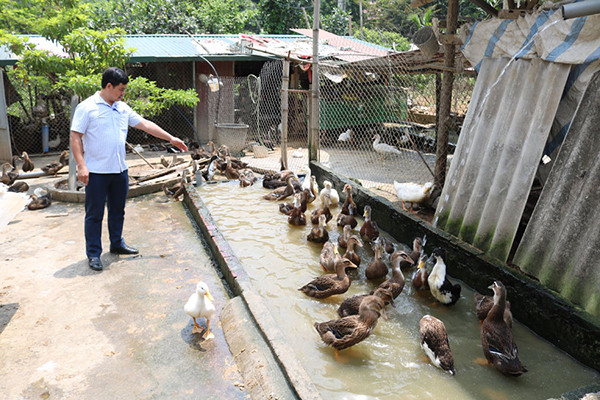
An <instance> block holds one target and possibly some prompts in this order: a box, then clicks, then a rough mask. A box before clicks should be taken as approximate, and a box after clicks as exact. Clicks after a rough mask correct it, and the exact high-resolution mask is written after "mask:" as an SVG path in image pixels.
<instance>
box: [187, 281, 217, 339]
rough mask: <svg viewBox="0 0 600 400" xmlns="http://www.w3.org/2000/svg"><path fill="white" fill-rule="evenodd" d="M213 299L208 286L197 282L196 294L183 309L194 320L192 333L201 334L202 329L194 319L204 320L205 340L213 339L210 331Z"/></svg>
mask: <svg viewBox="0 0 600 400" xmlns="http://www.w3.org/2000/svg"><path fill="white" fill-rule="evenodd" d="M214 300H215V299H214V298H213V297H212V295H211V294H210V291H209V290H208V286H207V285H206V283H204V282H202V281H201V282H198V285H196V293H194V294H192V295H191V296H190V298H189V300H188V301H187V303H185V306H184V307H183V309H184V311H185V312H186V313H187V314H188V315H189V316H190V317H192V318H193V319H194V329H193V330H192V333H200V332H202V328H200V325H198V323H197V322H196V318H200V317H204V318H206V333H207V335H206V339H212V338H214V337H215V335H213V333H212V332H211V331H210V318H211V317H212V316H213V314H214V313H215V305H214V304H213V301H214Z"/></svg>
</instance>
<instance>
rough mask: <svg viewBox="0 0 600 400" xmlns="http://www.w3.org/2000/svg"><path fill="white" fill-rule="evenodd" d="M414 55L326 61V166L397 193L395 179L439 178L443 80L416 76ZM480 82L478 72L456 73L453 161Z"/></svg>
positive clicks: (322, 115)
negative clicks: (436, 170)
mask: <svg viewBox="0 0 600 400" xmlns="http://www.w3.org/2000/svg"><path fill="white" fill-rule="evenodd" d="M345 56H346V57H347V54H345ZM358 56H359V54H357V58H359V57H358ZM361 56H362V54H361ZM407 57H408V54H407V56H403V55H402V54H395V55H389V56H384V57H372V58H369V59H368V60H367V61H362V60H361V61H359V62H349V63H343V64H342V63H334V62H324V63H323V64H324V65H323V67H322V77H323V78H322V79H323V82H322V85H321V103H320V128H321V132H322V133H321V150H322V151H323V152H322V153H321V161H322V162H324V163H325V164H326V165H328V166H329V167H330V168H331V169H332V170H333V171H335V172H336V173H339V174H341V175H344V176H347V177H350V178H354V179H357V180H359V181H360V182H361V183H362V185H363V186H365V187H369V188H377V189H382V190H384V191H385V192H388V193H392V194H393V193H395V191H394V188H393V182H394V181H398V182H417V183H425V182H428V181H433V172H432V171H433V169H434V165H435V152H436V146H437V144H436V130H437V121H436V116H437V115H438V113H437V107H439V106H437V107H436V100H437V99H439V89H440V87H441V77H440V76H441V75H440V73H437V72H435V71H434V70H428V71H426V73H422V72H420V71H419V72H420V73H415V67H414V65H410V62H409V61H410V60H408V59H407ZM473 85H474V77H473V76H472V75H466V74H456V75H455V80H454V88H453V104H452V114H451V126H450V132H449V135H450V140H449V141H450V144H449V147H450V148H449V153H450V157H452V155H451V154H452V153H453V147H454V145H455V143H456V141H457V138H458V135H459V133H460V127H461V125H462V120H463V118H464V115H465V113H466V110H467V106H468V102H469V99H470V95H471V92H472V89H473ZM324 153H325V157H324V156H323V154H324Z"/></svg>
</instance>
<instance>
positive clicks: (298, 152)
mask: <svg viewBox="0 0 600 400" xmlns="http://www.w3.org/2000/svg"><path fill="white" fill-rule="evenodd" d="M292 157H294V158H302V157H304V153H303V152H302V147H298V149H297V150H294V152H293V153H292Z"/></svg>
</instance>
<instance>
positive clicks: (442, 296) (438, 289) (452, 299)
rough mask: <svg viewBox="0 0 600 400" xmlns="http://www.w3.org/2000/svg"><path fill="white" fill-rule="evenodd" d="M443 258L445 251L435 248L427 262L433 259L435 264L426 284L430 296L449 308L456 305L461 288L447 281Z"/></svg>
mask: <svg viewBox="0 0 600 400" xmlns="http://www.w3.org/2000/svg"><path fill="white" fill-rule="evenodd" d="M444 257H446V250H444V249H442V248H441V247H438V248H436V249H435V250H433V253H431V257H429V260H430V261H431V260H433V259H435V260H436V263H435V265H434V266H433V269H432V270H431V273H430V274H429V277H428V278H427V283H428V284H429V290H430V291H431V294H432V295H433V297H435V299H436V300H437V301H439V302H440V303H442V304H445V305H447V306H451V305H453V304H456V302H457V301H458V299H459V298H460V290H461V286H460V285H459V284H458V283H457V284H456V285H453V284H452V282H450V281H449V280H448V276H447V275H446V263H445V262H444Z"/></svg>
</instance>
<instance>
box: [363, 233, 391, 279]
mask: <svg viewBox="0 0 600 400" xmlns="http://www.w3.org/2000/svg"><path fill="white" fill-rule="evenodd" d="M372 247H373V251H374V252H375V255H374V256H373V258H372V259H371V261H369V264H368V265H367V268H366V269H365V276H366V278H367V279H381V278H384V277H385V276H386V275H387V273H388V266H387V265H386V264H385V262H384V261H383V259H382V258H381V245H380V244H379V242H378V241H374V242H373V243H372Z"/></svg>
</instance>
